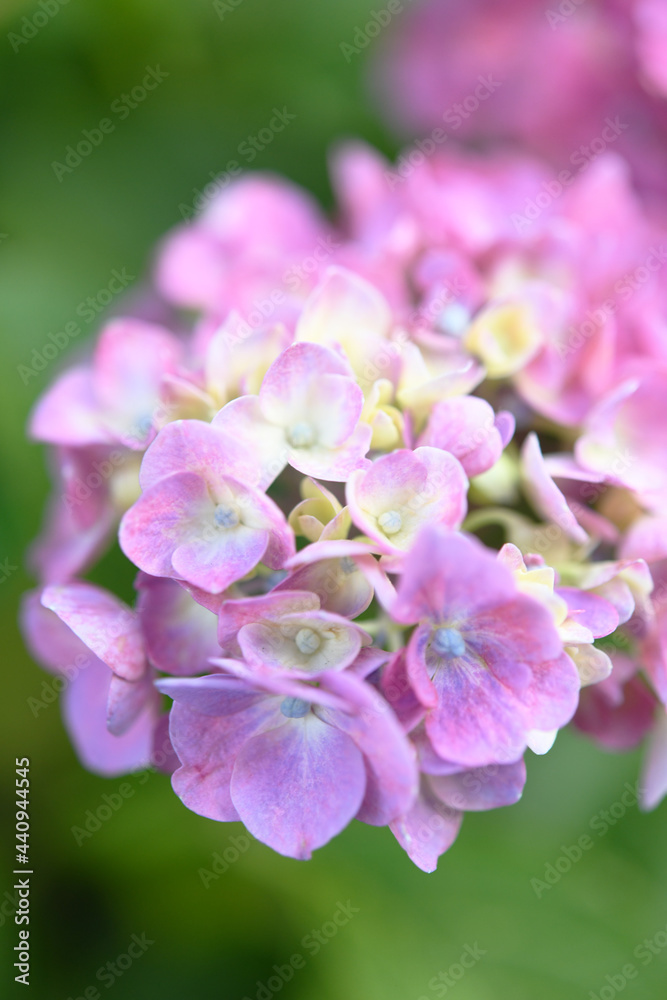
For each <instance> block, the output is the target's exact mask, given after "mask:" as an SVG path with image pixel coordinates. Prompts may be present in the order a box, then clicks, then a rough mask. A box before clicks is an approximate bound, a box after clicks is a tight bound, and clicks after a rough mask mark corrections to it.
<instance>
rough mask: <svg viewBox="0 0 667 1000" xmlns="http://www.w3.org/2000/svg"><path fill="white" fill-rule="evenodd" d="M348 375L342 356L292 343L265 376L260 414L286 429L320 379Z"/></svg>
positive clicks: (311, 394) (347, 367) (328, 350)
mask: <svg viewBox="0 0 667 1000" xmlns="http://www.w3.org/2000/svg"><path fill="white" fill-rule="evenodd" d="M351 374H352V373H351V369H350V367H349V365H348V364H347V362H346V361H345V360H344V359H343V357H342V356H341V355H340V354H337V353H336V352H335V351H332V350H330V349H329V348H328V347H323V346H322V345H321V344H308V343H302V344H292V346H291V347H288V348H287V350H286V351H283V353H282V354H281V355H280V357H278V358H277V359H276V360H275V361H274V362H273V364H272V365H271V367H270V368H269V370H268V372H267V373H266V375H265V376H264V381H263V382H262V388H261V389H260V393H259V398H260V403H261V407H262V412H263V414H264V415H265V417H266V418H267V419H268V420H270V421H271V422H272V423H274V424H277V425H279V426H281V427H286V426H288V425H289V424H290V423H291V421H292V420H293V419H294V414H295V412H297V411H300V410H303V409H304V408H305V407H307V406H308V404H309V403H310V402H312V401H314V399H315V398H316V391H317V386H318V385H319V383H320V380H321V379H323V378H325V377H326V376H331V375H339V376H341V375H342V376H348V377H349V376H351ZM350 381H353V380H352V379H350ZM334 384H337V383H334ZM362 405H363V397H362ZM360 411H361V407H360Z"/></svg>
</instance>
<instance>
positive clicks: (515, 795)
mask: <svg viewBox="0 0 667 1000" xmlns="http://www.w3.org/2000/svg"><path fill="white" fill-rule="evenodd" d="M429 780H430V782H431V788H432V789H433V791H434V793H435V794H436V795H437V797H438V798H439V799H441V801H442V802H444V803H445V805H448V806H450V807H451V808H452V809H462V810H463V811H464V812H471V811H472V812H477V811H478V810H483V809H497V808H498V807H499V806H512V805H514V803H515V802H518V801H519V799H520V798H521V794H522V792H523V786H524V785H525V783H526V765H525V762H524V760H523V758H521V759H520V760H517V761H515V762H514V763H513V764H488V765H487V766H486V767H476V768H473V769H471V770H469V771H461V772H460V773H459V774H449V775H444V774H443V775H438V776H436V775H431V777H430V779H429Z"/></svg>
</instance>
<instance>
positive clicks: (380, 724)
mask: <svg viewBox="0 0 667 1000" xmlns="http://www.w3.org/2000/svg"><path fill="white" fill-rule="evenodd" d="M321 683H322V685H323V686H324V687H325V688H326V689H327V690H330V691H332V692H333V693H335V694H337V695H339V696H340V697H344V698H346V699H347V700H348V701H349V702H350V704H351V705H355V706H356V711H355V712H341V711H330V710H326V709H324V710H323V709H318V710H317V715H318V716H319V717H320V718H321V719H324V720H325V721H326V722H328V723H329V724H330V725H332V726H335V727H336V728H337V729H339V730H340V731H341V732H344V733H346V734H347V735H348V736H350V738H351V739H352V740H353V741H354V743H355V745H356V746H357V747H358V748H359V750H361V752H362V754H363V755H364V762H365V764H366V770H367V774H368V779H367V783H366V793H365V795H364V801H363V803H362V806H361V809H360V810H359V813H358V814H357V819H359V820H361V821H362V822H363V823H370V824H371V825H372V826H385V825H386V824H387V823H389V822H391V820H393V819H396V817H398V816H401V815H403V814H404V813H406V812H408V811H409V809H410V808H411V806H412V804H413V802H414V800H415V798H416V795H417V789H418V775H417V766H416V760H415V752H414V748H413V747H412V745H411V744H410V742H409V741H408V739H407V737H406V736H405V735H404V733H403V729H402V727H401V725H400V723H399V721H398V719H397V718H396V716H395V715H394V713H393V711H392V709H391V707H390V706H389V704H388V703H387V702H386V701H385V700H384V698H382V697H381V696H380V695H379V694H378V693H377V691H375V689H374V688H372V687H371V686H370V685H368V684H366V683H365V682H364V681H362V680H361V678H359V677H357V676H356V675H355V674H352V673H350V672H347V673H339V674H327V675H325V676H324V677H323V678H322V681H321Z"/></svg>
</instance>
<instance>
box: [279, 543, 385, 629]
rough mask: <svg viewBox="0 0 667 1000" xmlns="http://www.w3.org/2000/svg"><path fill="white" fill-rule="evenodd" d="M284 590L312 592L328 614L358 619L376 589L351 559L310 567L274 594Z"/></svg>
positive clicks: (298, 571) (322, 561)
mask: <svg viewBox="0 0 667 1000" xmlns="http://www.w3.org/2000/svg"><path fill="white" fill-rule="evenodd" d="M307 548H311V546H307ZM302 551H305V550H303V549H302ZM281 590H305V591H312V593H313V594H314V595H316V596H317V598H318V599H319V602H320V605H321V607H322V608H323V609H324V610H325V611H332V612H333V613H334V614H337V615H344V616H345V617H346V618H356V617H357V615H360V614H361V613H362V611H365V610H366V608H367V607H368V605H369V604H370V603H371V601H372V600H373V587H372V586H371V584H370V583H369V582H368V580H367V578H366V576H365V575H364V573H362V572H361V570H360V569H359V567H358V565H357V564H356V563H355V562H354V560H353V559H351V558H350V557H349V556H345V557H343V558H342V559H320V560H319V561H318V562H314V563H307V564H306V565H304V566H301V567H300V568H297V569H296V570H294V571H293V572H291V573H290V574H289V576H287V577H286V578H285V579H284V580H282V581H281V582H280V583H279V584H278V586H277V587H276V588H275V590H274V592H275V591H281Z"/></svg>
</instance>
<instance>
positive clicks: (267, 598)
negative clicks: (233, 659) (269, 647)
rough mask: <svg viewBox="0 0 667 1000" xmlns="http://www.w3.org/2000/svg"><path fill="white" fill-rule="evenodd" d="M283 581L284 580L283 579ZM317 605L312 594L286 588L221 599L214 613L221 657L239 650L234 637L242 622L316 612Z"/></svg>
mask: <svg viewBox="0 0 667 1000" xmlns="http://www.w3.org/2000/svg"><path fill="white" fill-rule="evenodd" d="M283 582H284V581H283ZM319 606H320V604H319V601H318V599H317V597H316V596H315V594H311V593H308V592H307V591H303V590H298V589H297V588H296V587H295V588H293V589H292V588H288V589H284V590H281V591H280V590H278V589H277V588H276V589H275V590H272V591H271V592H270V593H269V594H262V595H259V596H257V597H245V598H241V599H240V600H231V601H223V603H222V604H221V605H220V611H219V616H218V641H219V643H220V646H221V647H222V650H223V653H224V655H225V656H231V655H235V654H236V652H239V651H240V650H239V647H238V643H237V642H235V640H236V636H237V635H238V632H239V630H240V629H241V628H243V626H244V625H252V624H254V623H255V622H259V621H263V620H266V621H271V622H275V621H280V619H281V618H282V617H283V616H284V615H290V614H305V613H306V612H308V611H317V609H318V608H319Z"/></svg>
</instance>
